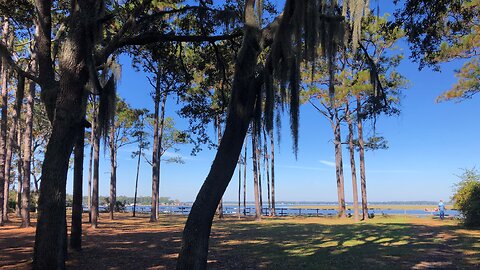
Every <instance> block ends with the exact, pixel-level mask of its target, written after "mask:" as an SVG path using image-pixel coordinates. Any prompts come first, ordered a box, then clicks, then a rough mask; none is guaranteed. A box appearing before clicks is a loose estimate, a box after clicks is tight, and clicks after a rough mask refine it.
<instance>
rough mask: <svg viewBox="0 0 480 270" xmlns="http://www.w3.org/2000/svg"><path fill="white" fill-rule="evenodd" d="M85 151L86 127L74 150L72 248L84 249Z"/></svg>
mask: <svg viewBox="0 0 480 270" xmlns="http://www.w3.org/2000/svg"><path fill="white" fill-rule="evenodd" d="M84 149H85V127H81V128H80V129H79V132H78V135H77V140H76V141H75V149H74V172H73V203H72V228H71V232H70V247H71V248H72V249H74V250H77V251H79V250H81V249H82V213H83V205H82V198H83V158H84Z"/></svg>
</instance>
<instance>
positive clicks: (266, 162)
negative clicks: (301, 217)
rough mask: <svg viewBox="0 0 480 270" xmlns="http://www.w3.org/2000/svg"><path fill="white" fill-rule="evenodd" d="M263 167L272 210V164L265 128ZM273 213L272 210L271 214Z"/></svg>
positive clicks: (269, 204) (269, 207) (269, 206)
mask: <svg viewBox="0 0 480 270" xmlns="http://www.w3.org/2000/svg"><path fill="white" fill-rule="evenodd" d="M263 139H264V140H263V141H264V142H263V152H264V153H263V157H264V158H263V168H264V170H265V172H266V177H267V198H268V210H269V212H270V209H271V206H272V205H271V203H270V202H271V200H270V199H271V196H270V173H269V171H270V168H269V166H268V165H269V164H270V161H269V159H270V158H269V156H268V147H267V133H266V132H265V130H263ZM269 215H271V212H270V214H269Z"/></svg>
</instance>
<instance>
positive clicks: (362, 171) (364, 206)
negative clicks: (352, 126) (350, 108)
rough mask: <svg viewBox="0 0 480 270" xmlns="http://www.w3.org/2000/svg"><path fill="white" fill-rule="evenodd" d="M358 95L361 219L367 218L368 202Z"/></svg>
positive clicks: (358, 98)
mask: <svg viewBox="0 0 480 270" xmlns="http://www.w3.org/2000/svg"><path fill="white" fill-rule="evenodd" d="M361 107H362V105H361V102H360V96H357V114H359V116H358V117H357V128H358V144H359V148H360V189H361V192H362V219H363V220H366V219H368V204H367V179H366V175H365V142H364V141H363V123H362V121H363V120H362V117H361V116H360V112H361Z"/></svg>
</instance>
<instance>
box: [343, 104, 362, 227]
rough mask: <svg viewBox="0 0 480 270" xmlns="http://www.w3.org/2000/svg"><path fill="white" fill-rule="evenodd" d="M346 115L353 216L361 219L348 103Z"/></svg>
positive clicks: (356, 219)
mask: <svg viewBox="0 0 480 270" xmlns="http://www.w3.org/2000/svg"><path fill="white" fill-rule="evenodd" d="M346 117H347V122H348V150H349V152H350V168H351V170H352V189H353V218H354V219H355V221H358V220H359V211H358V187H357V170H356V165H355V146H354V144H353V123H352V122H353V120H352V116H351V114H350V110H349V108H348V105H347V110H346Z"/></svg>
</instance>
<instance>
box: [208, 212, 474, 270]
mask: <svg viewBox="0 0 480 270" xmlns="http://www.w3.org/2000/svg"><path fill="white" fill-rule="evenodd" d="M224 226H225V227H228V228H229V233H228V235H227V236H224V237H214V238H213V239H214V240H213V243H212V250H213V251H214V252H213V253H214V254H215V253H216V252H215V250H221V251H222V252H221V253H222V254H224V257H223V258H222V260H221V261H220V260H218V263H217V264H214V265H212V266H214V267H218V268H226V269H227V268H233V267H229V266H228V265H224V264H225V263H228V262H229V261H234V262H237V266H238V267H234V268H238V269H386V268H389V269H479V267H480V264H479V263H480V253H479V252H478V251H479V250H480V247H479V246H478V242H479V240H480V235H479V236H478V238H477V237H473V238H472V237H471V236H470V235H468V236H467V235H466V234H462V233H459V232H457V230H458V227H457V226H448V225H444V226H427V225H416V224H408V223H388V224H386V223H385V224H368V223H367V224H346V225H345V224H343V225H322V224H296V223H288V221H286V222H285V223H280V224H262V223H244V224H234V225H232V224H228V225H227V224H225V225H224ZM218 227H219V231H223V230H224V229H223V228H222V225H219V226H218ZM475 250H476V251H477V252H475ZM472 251H473V252H472ZM239 261H242V262H243V265H238V264H239V263H238V262H239Z"/></svg>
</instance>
